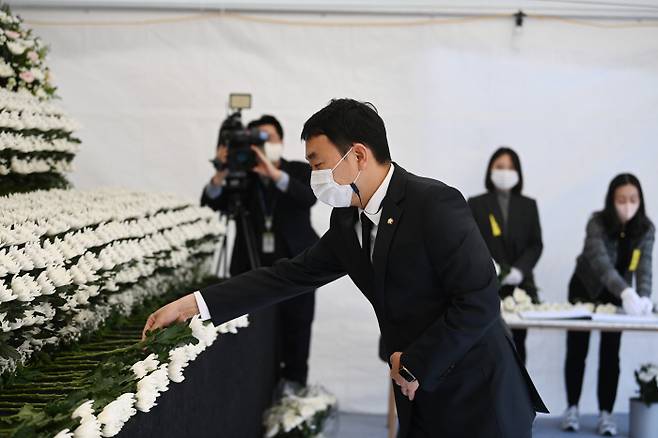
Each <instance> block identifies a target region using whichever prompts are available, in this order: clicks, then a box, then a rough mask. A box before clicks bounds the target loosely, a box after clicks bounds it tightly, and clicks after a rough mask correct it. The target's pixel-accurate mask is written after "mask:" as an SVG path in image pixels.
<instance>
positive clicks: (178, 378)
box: [167, 347, 190, 383]
mask: <svg viewBox="0 0 658 438" xmlns="http://www.w3.org/2000/svg"><path fill="white" fill-rule="evenodd" d="M189 361H190V357H189V355H188V350H187V349H186V348H184V347H178V348H174V349H173V350H171V351H169V365H168V367H167V374H168V375H169V379H171V381H172V382H176V383H180V382H182V381H183V380H185V376H183V370H184V369H185V367H187V365H188V364H189Z"/></svg>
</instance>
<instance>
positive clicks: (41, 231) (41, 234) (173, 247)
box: [0, 190, 224, 374]
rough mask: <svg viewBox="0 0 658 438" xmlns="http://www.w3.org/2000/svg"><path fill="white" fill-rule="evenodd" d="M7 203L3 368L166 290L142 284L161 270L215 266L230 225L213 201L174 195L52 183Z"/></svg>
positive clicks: (1, 264)
mask: <svg viewBox="0 0 658 438" xmlns="http://www.w3.org/2000/svg"><path fill="white" fill-rule="evenodd" d="M0 203H1V204H2V209H1V210H0V329H1V331H0V332H1V333H2V334H1V335H0V336H2V340H3V343H2V349H1V350H0V374H2V373H3V372H8V371H9V372H10V371H13V370H14V369H15V368H16V366H17V365H18V364H23V363H25V362H26V361H27V360H28V359H29V358H30V356H31V355H32V354H33V353H34V351H36V350H38V349H39V348H41V347H43V346H44V345H48V344H58V343H59V342H62V341H72V340H76V339H77V338H78V337H79V336H80V333H82V332H83V331H87V330H91V329H95V328H97V327H98V326H99V325H100V324H101V323H102V322H103V320H104V319H105V318H106V317H107V316H108V315H109V314H110V313H111V312H112V311H113V310H114V311H119V312H121V313H124V314H129V313H130V311H131V310H132V309H133V307H134V306H135V305H137V304H139V303H141V301H143V299H144V298H146V297H148V296H149V295H151V294H153V293H158V288H152V287H148V286H146V287H144V285H143V282H144V281H145V280H146V281H151V282H153V281H154V278H157V277H153V274H155V273H158V272H163V271H164V272H167V270H173V269H174V268H179V267H183V268H185V269H187V270H194V269H193V267H194V266H201V267H203V268H202V269H200V272H199V274H198V275H199V276H200V278H203V276H207V275H209V274H210V272H211V267H210V266H208V264H207V263H208V261H209V260H210V259H211V258H212V255H213V253H214V251H215V247H216V241H217V238H218V237H219V236H220V235H222V234H223V233H224V227H223V225H222V224H221V223H220V222H219V219H218V218H217V215H215V214H214V213H213V212H212V211H211V210H209V209H206V208H202V207H197V206H194V205H192V204H190V203H189V202H187V201H184V200H180V199H178V198H177V197H173V196H169V195H155V194H150V193H139V192H132V191H126V190H97V191H88V192H84V191H77V190H50V191H39V192H33V193H27V194H15V195H10V196H7V197H4V198H0ZM199 257H201V258H203V259H204V260H205V263H201V264H199V263H198V259H199ZM193 260H196V261H195V262H193V263H192V265H191V266H189V264H190V262H192V261H193ZM197 269H198V268H197ZM182 286H183V287H184V286H185V285H182ZM160 290H162V289H160Z"/></svg>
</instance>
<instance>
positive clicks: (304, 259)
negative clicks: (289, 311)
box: [142, 229, 345, 337]
mask: <svg viewBox="0 0 658 438" xmlns="http://www.w3.org/2000/svg"><path fill="white" fill-rule="evenodd" d="M334 232H335V231H333V230H331V229H330V230H329V231H328V232H327V233H325V235H324V236H322V238H321V239H320V241H318V242H317V243H316V244H315V245H313V246H312V247H310V248H308V249H307V250H306V251H304V252H302V253H301V254H299V255H298V256H297V257H295V258H292V259H283V260H280V261H278V262H276V263H275V264H274V266H272V267H264V268H258V269H254V270H252V271H249V272H245V273H244V274H241V275H238V276H236V277H233V278H230V279H228V280H226V281H224V282H222V283H219V284H216V285H214V286H210V287H207V288H205V289H203V290H202V291H200V292H201V295H202V297H203V300H204V302H205V303H206V304H207V306H208V310H209V312H210V315H211V318H212V321H213V323H214V324H222V323H224V322H226V321H230V320H232V319H234V318H237V317H238V316H241V315H244V314H245V313H250V312H254V311H256V310H258V309H261V308H263V307H267V306H270V305H272V304H275V303H278V302H280V301H285V300H287V299H289V298H292V297H294V296H296V295H300V294H303V293H305V292H311V291H313V290H315V289H317V288H318V287H320V286H323V285H325V284H327V283H329V282H331V281H333V280H336V279H337V278H340V277H342V276H343V275H345V270H344V269H343V267H342V265H341V264H340V262H339V261H338V258H337V257H336V255H335V254H334V252H333V249H332V248H331V246H330V245H329V240H330V239H332V238H333V237H332V235H333V233H334ZM198 313H199V308H198V306H197V300H196V299H195V297H194V294H193V293H190V294H188V295H186V296H184V297H182V298H180V299H178V300H176V301H172V302H171V303H169V304H167V305H165V306H163V307H161V308H160V309H158V310H157V311H155V312H154V313H152V314H151V315H150V316H149V317H148V319H147V320H146V324H145V325H144V330H143V332H142V336H143V337H145V336H146V332H147V331H152V330H155V329H157V328H161V327H167V326H169V325H171V324H173V323H175V322H182V321H186V320H188V319H189V318H191V317H193V316H194V315H196V314H198Z"/></svg>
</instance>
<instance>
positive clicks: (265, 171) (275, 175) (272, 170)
mask: <svg viewBox="0 0 658 438" xmlns="http://www.w3.org/2000/svg"><path fill="white" fill-rule="evenodd" d="M251 150H252V151H254V153H255V154H256V158H257V159H258V164H256V166H254V168H253V169H251V170H253V171H254V172H256V173H257V174H259V175H263V176H265V177H267V178H270V179H271V180H273V181H274V182H278V181H279V179H281V170H279V169H277V168H276V166H275V165H274V164H272V162H271V161H270V160H268V159H267V157H266V156H265V154H264V153H263V151H262V150H261V149H260V148H259V147H257V146H251Z"/></svg>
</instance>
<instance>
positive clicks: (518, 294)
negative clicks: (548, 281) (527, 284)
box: [512, 287, 532, 304]
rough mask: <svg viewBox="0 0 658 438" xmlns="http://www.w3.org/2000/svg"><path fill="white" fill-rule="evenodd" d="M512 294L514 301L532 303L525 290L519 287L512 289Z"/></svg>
mask: <svg viewBox="0 0 658 438" xmlns="http://www.w3.org/2000/svg"><path fill="white" fill-rule="evenodd" d="M512 296H513V297H514V301H516V302H517V303H518V304H527V303H532V299H531V298H530V295H528V294H527V292H526V291H524V290H523V289H521V288H519V287H517V288H516V289H514V292H512Z"/></svg>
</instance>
